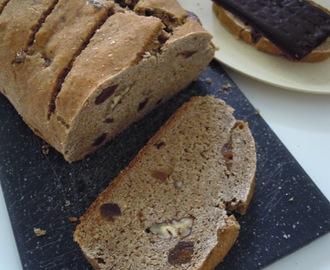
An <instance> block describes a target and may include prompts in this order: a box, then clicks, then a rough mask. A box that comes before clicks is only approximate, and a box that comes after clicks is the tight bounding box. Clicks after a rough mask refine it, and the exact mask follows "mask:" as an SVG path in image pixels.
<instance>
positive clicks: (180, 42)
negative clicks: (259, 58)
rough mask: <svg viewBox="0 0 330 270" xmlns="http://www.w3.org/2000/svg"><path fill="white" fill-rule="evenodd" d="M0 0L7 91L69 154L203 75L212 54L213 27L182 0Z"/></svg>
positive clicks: (2, 83) (2, 81)
mask: <svg viewBox="0 0 330 270" xmlns="http://www.w3.org/2000/svg"><path fill="white" fill-rule="evenodd" d="M1 3H2V4H1ZM1 3H0V33H1V35H0V43H1V49H0V92H1V93H3V94H4V95H5V96H6V97H7V98H8V99H9V101H10V102H11V103H12V104H13V105H14V107H15V108H16V110H17V111H18V113H19V114H20V115H21V116H22V118H23V120H24V121H25V122H26V123H27V124H28V125H29V126H30V127H31V129H32V130H33V131H34V132H35V134H37V135H38V136H40V137H41V138H43V139H44V140H45V141H46V142H48V143H49V144H50V145H51V146H53V147H54V148H56V149H57V150H58V151H59V152H60V153H62V154H63V155H64V158H65V159H66V160H68V161H69V162H73V161H76V160H79V159H82V158H83V157H85V156H86V155H87V154H89V153H91V152H93V151H95V150H96V149H98V148H99V147H101V146H102V145H103V144H104V143H106V142H107V141H109V140H111V139H112V138H113V137H114V136H116V135H118V134H119V133H120V132H121V131H122V130H123V129H125V128H127V127H128V126H129V125H130V124H131V123H133V122H135V121H138V120H139V119H141V118H142V117H144V116H145V115H146V114H147V113H148V112H150V111H151V110H152V109H153V108H155V107H156V106H158V105H159V104H161V103H163V102H164V101H166V100H168V99H169V98H170V97H172V96H174V95H175V94H176V93H178V92H179V91H180V90H182V89H183V88H185V87H186V86H187V85H188V84H189V83H190V82H192V81H193V80H196V79H197V78H198V77H199V75H200V74H201V73H202V72H203V71H204V70H205V68H206V67H207V65H208V64H209V62H210V61H211V60H212V58H213V56H214V51H215V48H214V46H213V45H212V43H211V38H212V36H211V35H210V34H209V33H208V32H207V31H205V30H204V29H203V28H202V26H201V24H200V22H198V20H196V17H195V16H191V14H190V13H188V12H187V11H186V10H184V9H183V8H182V7H181V6H180V5H179V4H178V2H177V1H176V0H140V1H133V0H126V1H125V0H121V1H118V0H116V1H114V0H47V1H39V0H38V1H36V0H24V1H21V0H11V1H2V2H1Z"/></svg>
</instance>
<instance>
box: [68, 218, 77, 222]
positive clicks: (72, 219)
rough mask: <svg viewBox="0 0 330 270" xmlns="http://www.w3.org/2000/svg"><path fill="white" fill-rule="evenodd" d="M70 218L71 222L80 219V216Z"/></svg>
mask: <svg viewBox="0 0 330 270" xmlns="http://www.w3.org/2000/svg"><path fill="white" fill-rule="evenodd" d="M69 220H70V221H71V222H77V221H78V218H77V217H69Z"/></svg>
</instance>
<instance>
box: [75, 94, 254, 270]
mask: <svg viewBox="0 0 330 270" xmlns="http://www.w3.org/2000/svg"><path fill="white" fill-rule="evenodd" d="M255 170H256V154H255V145H254V140H253V137H252V135H251V132H250V130H249V128H248V125H247V123H244V122H242V121H237V120H236V119H235V118H234V116H233V109H232V108H231V107H229V106H228V105H226V104H225V103H224V102H223V101H221V100H219V99H216V98H214V97H211V96H207V97H194V98H192V99H191V100H190V101H189V102H188V103H186V104H185V105H183V106H182V107H181V108H180V109H179V110H178V111H177V112H176V113H175V114H174V115H173V116H172V117H171V118H170V119H169V120H168V121H167V123H166V124H165V125H164V126H163V127H162V128H161V129H160V130H159V131H158V133H157V134H156V135H155V136H154V137H153V138H152V139H151V140H150V141H149V142H148V144H147V145H146V146H145V147H144V148H143V149H142V150H141V151H140V152H139V153H138V155H137V156H136V157H135V158H134V160H133V161H132V162H131V163H130V165H129V166H128V167H127V168H126V169H124V170H123V171H122V172H121V173H120V174H119V175H118V176H117V177H116V179H114V180H113V181H112V182H111V183H110V185H109V186H108V188H106V189H105V190H104V191H103V192H102V193H101V194H100V195H99V197H98V198H97V199H96V201H95V202H94V203H93V204H92V205H91V206H90V208H89V209H88V210H87V212H86V213H85V215H84V216H83V217H82V218H81V220H80V221H81V223H80V224H79V225H78V226H77V229H76V231H75V234H74V239H75V241H76V242H77V243H78V244H79V245H80V247H81V249H82V252H83V253H84V255H85V256H86V258H87V259H88V261H89V262H90V263H91V264H92V265H93V266H94V268H95V269H141V270H142V269H164V270H165V269H194V270H195V269H203V270H205V269H213V268H214V267H215V266H216V265H217V264H219V263H220V262H221V260H222V259H223V257H224V256H225V255H226V254H227V252H228V251H229V249H230V248H231V247H232V245H233V244H234V242H235V240H236V239H237V236H238V232H239V228H240V226H239V224H238V223H237V221H236V220H235V218H234V216H233V215H231V214H230V213H229V212H232V211H237V212H239V213H243V214H244V213H245V212H246V210H247V207H248V204H249V202H250V200H251V197H252V194H253V190H254V181H255Z"/></svg>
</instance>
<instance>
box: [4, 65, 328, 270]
mask: <svg viewBox="0 0 330 270" xmlns="http://www.w3.org/2000/svg"><path fill="white" fill-rule="evenodd" d="M227 71H228V73H229V75H230V76H231V77H232V79H233V80H234V82H235V83H236V84H237V85H238V87H239V88H240V89H241V90H242V91H243V93H244V94H245V95H246V96H247V98H248V99H249V100H250V102H251V103H252V104H253V105H254V106H255V107H256V108H258V109H259V110H260V113H261V115H262V116H263V118H264V119H265V120H266V122H267V123H268V124H269V125H270V127H271V128H272V129H273V130H274V131H275V133H276V134H277V136H278V137H279V138H280V139H281V141H282V142H283V143H284V145H285V146H286V147H287V148H288V149H289V151H290V152H291V153H292V154H293V156H294V157H295V158H296V159H297V161H298V162H299V163H300V164H301V165H302V167H303V168H304V169H305V171H306V172H307V173H308V174H309V176H310V177H311V178H312V179H313V181H314V182H315V183H316V185H317V186H318V187H319V188H320V189H321V191H322V192H323V193H324V194H325V196H326V197H327V198H328V200H330V95H317V94H306V93H301V92H295V91H290V90H283V89H279V88H277V87H273V86H270V85H267V84H264V83H261V82H258V81H256V80H253V79H250V78H247V77H246V76H243V75H241V74H238V73H237V72H234V71H232V70H227ZM329 76H330V71H329ZM329 88H330V85H329ZM329 250H330V234H327V235H326V236H323V237H321V238H319V239H318V240H316V241H314V242H312V243H311V244H309V245H308V246H306V247H304V248H302V249H300V250H298V251H297V252H295V253H293V254H291V255H289V256H287V257H285V258H283V259H282V260H280V261H278V262H276V263H274V264H272V265H270V266H268V267H267V268H266V269H267V270H283V269H290V270H298V269H299V270H310V269H313V270H329V269H330V251H329ZM20 269H22V267H21V265H20V260H19V256H18V252H17V249H16V245H15V241H14V237H13V234H12V229H11V225H10V222H9V218H8V214H7V209H6V206H5V202H4V199H3V194H2V190H1V188H0V270H20Z"/></svg>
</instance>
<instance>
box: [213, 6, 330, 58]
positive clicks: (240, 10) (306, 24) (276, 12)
mask: <svg viewBox="0 0 330 270" xmlns="http://www.w3.org/2000/svg"><path fill="white" fill-rule="evenodd" d="M213 1H214V2H215V3H216V4H218V5H220V6H222V7H223V8H225V9H227V10H228V11H230V12H232V13H233V14H235V15H236V16H238V17H239V18H240V19H241V20H242V21H244V22H246V23H247V24H249V25H251V27H253V28H254V29H255V30H256V31H259V32H260V33H261V34H262V35H263V36H264V37H266V38H268V39H269V40H270V41H271V42H272V43H274V44H275V45H276V46H278V47H279V48H280V49H281V50H282V51H283V53H284V54H285V55H286V56H287V57H289V58H291V59H295V60H300V59H302V58H304V57H305V56H306V55H308V54H309V53H310V52H311V51H313V50H314V49H315V48H316V47H318V46H319V45H320V44H321V43H322V42H324V41H325V40H326V39H327V38H328V37H329V36H330V15H329V14H328V13H327V12H325V11H324V10H322V9H320V8H318V7H317V6H315V5H313V4H312V3H310V2H308V1H305V0H249V1H246V0H213Z"/></svg>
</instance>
